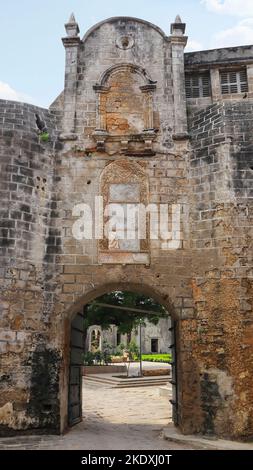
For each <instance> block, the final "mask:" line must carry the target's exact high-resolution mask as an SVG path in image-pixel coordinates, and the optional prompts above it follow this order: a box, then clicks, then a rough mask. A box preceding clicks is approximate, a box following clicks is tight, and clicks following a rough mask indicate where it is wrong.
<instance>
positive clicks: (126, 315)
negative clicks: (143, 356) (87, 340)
mask: <svg viewBox="0 0 253 470" xmlns="http://www.w3.org/2000/svg"><path fill="white" fill-rule="evenodd" d="M100 303H103V304H111V305H115V306H119V307H129V309H130V308H140V309H144V310H147V311H149V310H150V311H151V312H150V314H149V313H141V312H140V313H139V312H133V311H131V310H129V311H128V310H121V309H116V308H110V307H109V306H108V307H105V306H101V305H99V304H100ZM85 308H86V315H85V327H86V328H88V327H89V326H91V325H101V327H102V329H104V330H105V329H108V328H109V327H110V325H116V326H117V327H118V332H119V333H121V334H129V333H130V332H131V331H132V330H133V329H134V328H137V326H138V325H139V324H140V321H142V324H143V325H145V321H147V320H148V321H149V322H150V323H153V324H155V325H156V324H157V323H158V321H159V319H160V318H161V317H167V313H166V310H165V308H164V307H163V306H162V305H161V304H159V303H157V302H156V301H155V300H154V299H152V298H151V297H146V296H145V295H141V294H137V293H135V292H128V291H114V292H110V293H108V294H104V295H102V296H101V297H99V298H97V299H96V300H94V301H93V302H92V303H90V304H88V305H87V306H86V307H85ZM154 312H155V313H154ZM156 312H157V313H156Z"/></svg>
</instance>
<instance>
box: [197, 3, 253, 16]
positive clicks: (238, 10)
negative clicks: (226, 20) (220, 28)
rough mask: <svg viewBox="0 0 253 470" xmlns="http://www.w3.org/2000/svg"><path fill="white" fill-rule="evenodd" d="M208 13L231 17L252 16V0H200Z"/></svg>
mask: <svg viewBox="0 0 253 470" xmlns="http://www.w3.org/2000/svg"><path fill="white" fill-rule="evenodd" d="M201 3H202V4H204V5H205V6H206V8H207V9H208V10H209V11H213V12H215V13H221V14H228V15H232V16H242V17H244V18H245V17H247V16H251V15H252V16H253V0H201Z"/></svg>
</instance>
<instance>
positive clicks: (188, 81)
mask: <svg viewBox="0 0 253 470" xmlns="http://www.w3.org/2000/svg"><path fill="white" fill-rule="evenodd" d="M185 88H186V98H205V97H208V96H211V87H210V74H209V73H203V74H186V76H185Z"/></svg>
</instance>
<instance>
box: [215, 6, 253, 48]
mask: <svg viewBox="0 0 253 470" xmlns="http://www.w3.org/2000/svg"><path fill="white" fill-rule="evenodd" d="M252 1H253V0H252ZM248 44H253V18H248V19H245V20H242V21H240V22H239V23H238V24H237V25H235V26H234V27H232V28H228V29H225V30H223V31H220V32H218V33H216V34H215V35H214V36H213V39H212V42H211V47H214V48H215V47H232V46H244V45H248Z"/></svg>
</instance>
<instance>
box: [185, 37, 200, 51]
mask: <svg viewBox="0 0 253 470" xmlns="http://www.w3.org/2000/svg"><path fill="white" fill-rule="evenodd" d="M185 50H186V52H191V51H202V50H203V45H202V44H201V42H199V41H195V39H188V42H187V46H186V48H185Z"/></svg>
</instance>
